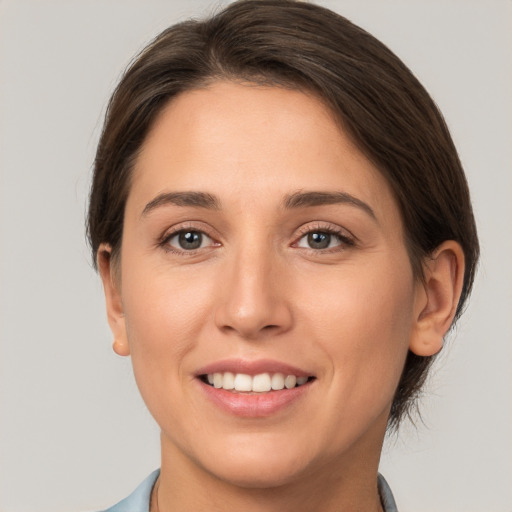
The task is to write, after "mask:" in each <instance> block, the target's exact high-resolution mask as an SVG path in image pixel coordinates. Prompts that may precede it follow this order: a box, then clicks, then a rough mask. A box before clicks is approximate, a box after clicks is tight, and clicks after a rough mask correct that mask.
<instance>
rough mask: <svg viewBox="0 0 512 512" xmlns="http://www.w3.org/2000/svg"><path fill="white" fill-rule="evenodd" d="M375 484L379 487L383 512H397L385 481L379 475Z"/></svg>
mask: <svg viewBox="0 0 512 512" xmlns="http://www.w3.org/2000/svg"><path fill="white" fill-rule="evenodd" d="M377 482H378V486H379V494H380V500H381V501H382V507H383V508H384V512H398V509H397V508H396V503H395V498H394V497H393V493H392V492H391V489H390V487H389V485H388V483H387V482H386V479H385V478H384V477H383V476H382V475H381V474H380V473H379V477H378V481H377Z"/></svg>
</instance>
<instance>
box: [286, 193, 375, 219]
mask: <svg viewBox="0 0 512 512" xmlns="http://www.w3.org/2000/svg"><path fill="white" fill-rule="evenodd" d="M329 204H348V205H351V206H355V207H356V208H360V209H361V210H363V211H364V212H366V213H367V214H368V215H369V216H370V217H372V218H373V219H374V220H377V216H376V215H375V212H374V211H373V209H372V208H371V206H370V205H368V204H367V203H365V202H364V201H361V199H358V198H357V197H354V196H352V195H350V194H347V193H346V192H296V193H294V194H291V195H289V196H287V197H286V199H285V201H284V207H285V208H286V209H294V208H304V207H311V206H322V205H329Z"/></svg>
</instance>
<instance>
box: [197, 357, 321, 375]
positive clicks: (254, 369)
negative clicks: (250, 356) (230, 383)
mask: <svg viewBox="0 0 512 512" xmlns="http://www.w3.org/2000/svg"><path fill="white" fill-rule="evenodd" d="M224 372H231V373H244V374H246V375H252V376H254V375H258V374H260V373H282V374H284V375H295V376H296V377H313V376H314V375H313V374H312V373H311V372H308V371H305V370H303V369H301V368H298V367H296V366H292V365H290V364H287V363H283V362H281V361H276V360H273V359H257V360H254V361H249V360H246V359H223V360H221V361H216V362H214V363H210V364H207V365H206V366H203V367H202V368H200V369H199V370H197V372H196V375H197V376H200V375H207V374H209V373H224Z"/></svg>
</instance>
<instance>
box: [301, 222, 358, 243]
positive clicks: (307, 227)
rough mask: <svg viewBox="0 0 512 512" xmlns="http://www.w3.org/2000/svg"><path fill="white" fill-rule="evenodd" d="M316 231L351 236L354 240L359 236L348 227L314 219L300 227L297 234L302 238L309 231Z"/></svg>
mask: <svg viewBox="0 0 512 512" xmlns="http://www.w3.org/2000/svg"><path fill="white" fill-rule="evenodd" d="M315 231H326V232H328V233H333V234H337V235H340V236H345V237H346V238H350V239H352V240H354V241H356V240H357V237H356V236H355V235H354V234H352V232H351V231H349V230H348V229H347V228H344V227H342V226H339V225H337V224H333V223H331V222H325V221H312V222H310V223H305V224H303V225H302V226H300V227H299V228H298V230H297V236H298V237H299V238H301V237H302V236H305V235H307V234H308V233H313V232H315Z"/></svg>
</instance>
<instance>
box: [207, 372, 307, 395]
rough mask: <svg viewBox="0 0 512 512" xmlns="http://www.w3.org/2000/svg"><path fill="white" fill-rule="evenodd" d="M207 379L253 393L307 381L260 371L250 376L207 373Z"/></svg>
mask: <svg viewBox="0 0 512 512" xmlns="http://www.w3.org/2000/svg"><path fill="white" fill-rule="evenodd" d="M206 378H207V381H208V383H209V384H210V385H212V386H213V387H215V388H217V389H220V388H223V389H226V390H235V391H245V392H253V393H268V392H269V391H270V390H274V391H280V390H282V389H284V388H286V389H292V388H294V387H295V386H302V385H303V384H305V383H306V382H307V381H308V377H296V376H295V375H286V376H285V375H284V374H282V373H274V374H272V375H271V374H270V373H260V374H258V375H255V376H254V377H252V376H251V375H247V374H245V373H235V374H234V373H231V372H224V373H221V372H216V373H209V374H208V375H207V376H206Z"/></svg>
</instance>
